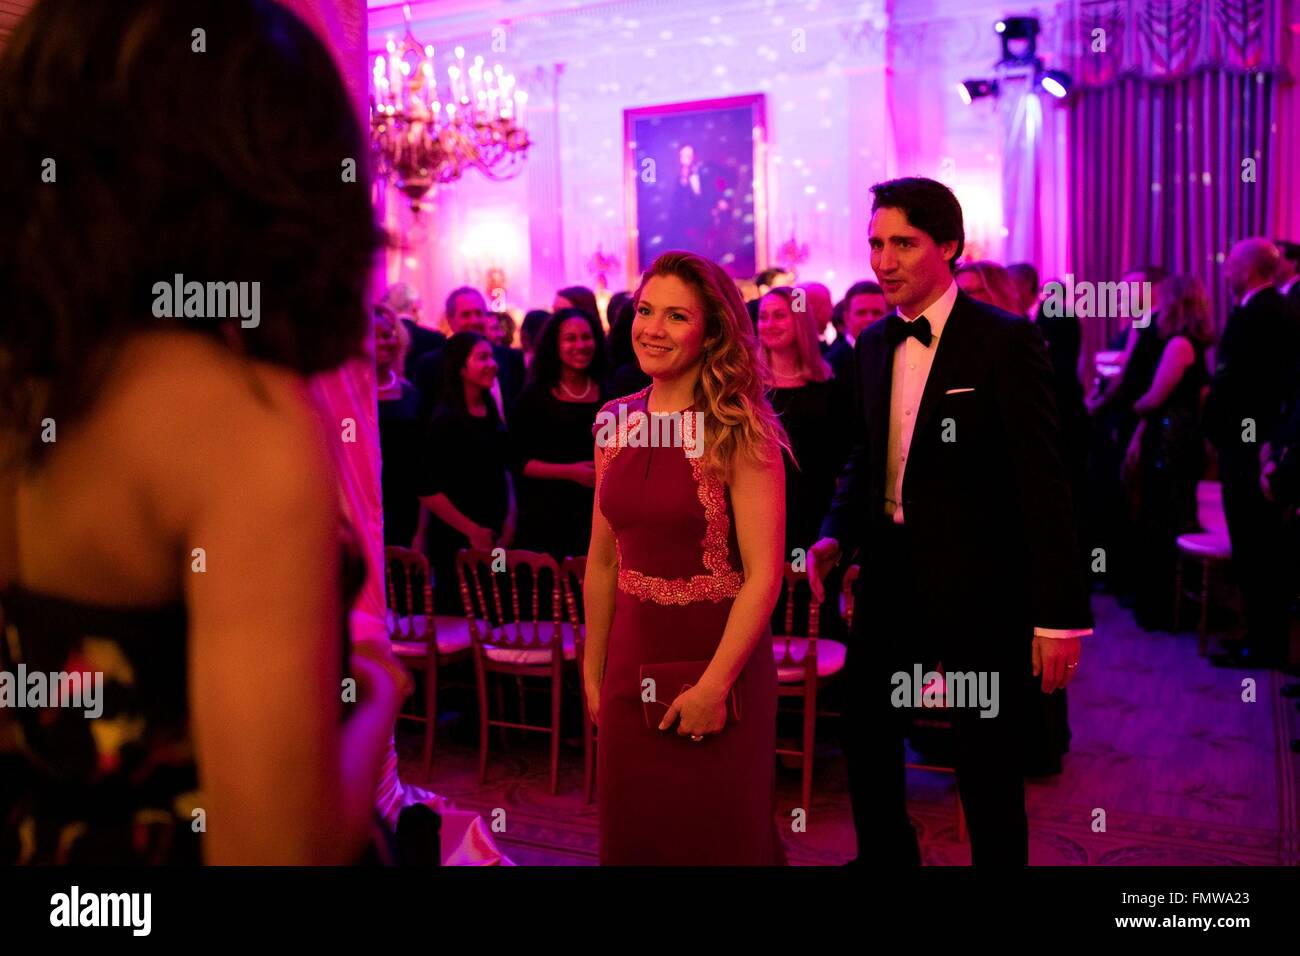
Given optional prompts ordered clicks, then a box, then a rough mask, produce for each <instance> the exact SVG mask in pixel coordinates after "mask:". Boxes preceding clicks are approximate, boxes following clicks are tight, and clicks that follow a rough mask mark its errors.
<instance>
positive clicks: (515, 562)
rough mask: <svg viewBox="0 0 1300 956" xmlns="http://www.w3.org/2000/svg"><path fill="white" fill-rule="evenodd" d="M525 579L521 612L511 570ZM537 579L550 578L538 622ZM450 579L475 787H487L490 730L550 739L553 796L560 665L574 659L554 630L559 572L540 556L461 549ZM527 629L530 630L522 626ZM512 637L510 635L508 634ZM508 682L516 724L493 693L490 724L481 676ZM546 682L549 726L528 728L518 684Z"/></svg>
mask: <svg viewBox="0 0 1300 956" xmlns="http://www.w3.org/2000/svg"><path fill="white" fill-rule="evenodd" d="M521 568H528V569H529V570H530V572H531V574H530V577H531V583H532V588H531V590H532V600H531V602H530V604H529V606H528V607H521V606H520V600H519V570H520V569H521ZM543 572H545V574H549V575H550V579H551V584H550V589H549V591H548V593H549V594H550V596H551V617H552V619H551V620H550V621H547V622H543V621H542V620H541V619H540V614H539V607H540V601H541V593H542V587H543V582H544V580H545V578H544V575H543ZM456 577H457V580H458V582H459V584H460V595H461V601H462V602H463V603H464V605H465V620H466V622H467V624H468V626H469V632H470V648H471V651H472V656H473V659H474V673H475V677H476V680H477V683H478V704H479V783H486V782H487V759H488V734H489V731H490V729H491V728H492V727H500V728H503V729H504V728H512V729H515V730H525V731H534V732H536V733H547V734H550V735H551V793H553V794H554V793H556V792H558V790H559V774H560V693H561V688H562V686H563V684H562V676H563V668H564V662H565V661H566V660H570V661H571V660H574V659H575V657H576V650H575V647H574V638H573V631H572V629H571V628H568V627H562V626H561V614H562V613H563V612H562V609H561V596H560V569H559V566H558V565H557V564H556V563H555V559H554V558H552V557H551V556H550V555H548V554H538V553H537V552H534V551H518V550H511V551H506V550H503V549H500V548H497V549H494V550H492V551H483V550H475V549H468V548H467V549H464V550H462V551H460V552H459V553H458V554H457V555H456ZM484 580H487V581H490V582H491V587H490V590H491V593H492V603H491V604H489V603H488V602H487V600H486V598H485V597H484V588H483V582H484ZM503 582H504V584H505V587H506V589H507V590H508V593H509V602H510V603H509V607H510V610H511V612H512V614H511V616H512V617H513V619H514V620H513V623H510V622H508V621H507V620H506V604H504V603H503V600H502V596H501V591H502V584H503ZM526 625H531V627H526ZM512 631H513V633H512ZM489 674H502V675H513V676H514V677H515V678H516V681H517V683H518V686H519V721H518V722H514V721H508V720H506V719H505V712H504V706H503V705H504V703H505V699H504V697H503V695H502V694H501V692H500V685H498V688H497V691H498V692H497V709H498V710H499V711H501V715H500V717H498V718H493V717H492V714H491V710H490V707H489V704H488V675H489ZM528 678H540V679H545V680H549V682H550V692H551V698H550V699H551V721H550V724H549V725H544V724H543V725H539V724H529V723H527V722H526V719H525V713H524V684H523V682H524V680H526V679H528Z"/></svg>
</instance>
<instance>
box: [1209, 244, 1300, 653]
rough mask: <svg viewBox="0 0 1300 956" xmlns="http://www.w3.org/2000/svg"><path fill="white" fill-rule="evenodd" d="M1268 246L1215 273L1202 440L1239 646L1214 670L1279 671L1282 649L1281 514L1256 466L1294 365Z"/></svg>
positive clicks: (1288, 320) (1298, 333) (1295, 333)
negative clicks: (1214, 459)
mask: <svg viewBox="0 0 1300 956" xmlns="http://www.w3.org/2000/svg"><path fill="white" fill-rule="evenodd" d="M1280 258H1281V257H1280V255H1279V254H1278V250H1277V247H1276V246H1274V245H1273V243H1271V242H1269V241H1268V240H1267V239H1263V238H1259V237H1253V238H1250V239H1243V240H1241V241H1240V242H1238V243H1237V244H1236V245H1234V246H1233V247H1232V250H1231V251H1230V252H1229V253H1228V258H1227V261H1226V262H1225V263H1224V274H1225V276H1226V278H1227V280H1228V285H1229V288H1230V289H1231V290H1232V293H1233V295H1234V297H1236V299H1237V301H1238V305H1237V307H1236V308H1234V309H1233V310H1232V312H1231V313H1230V314H1229V315H1228V321H1227V324H1226V325H1225V326H1224V329H1223V337H1222V338H1221V339H1220V340H1219V347H1218V349H1217V351H1216V355H1215V372H1214V380H1213V382H1211V384H1210V397H1209V399H1208V401H1207V402H1206V407H1205V434H1206V436H1207V437H1208V438H1209V439H1210V441H1211V442H1213V444H1214V445H1215V447H1216V448H1217V449H1218V451H1219V477H1220V480H1221V481H1222V482H1223V512H1224V517H1226V518H1227V519H1228V536H1229V537H1230V538H1231V539H1232V565H1233V570H1234V573H1235V576H1236V579H1237V584H1238V587H1239V588H1240V589H1241V603H1242V611H1243V614H1244V617H1245V619H1246V636H1245V638H1244V639H1243V640H1242V641H1239V642H1237V644H1236V646H1235V648H1234V649H1233V650H1230V651H1227V652H1225V653H1223V654H1217V655H1214V656H1213V657H1212V658H1211V660H1212V661H1213V663H1214V664H1216V665H1218V666H1220V667H1274V668H1281V667H1285V666H1286V663H1287V652H1288V649H1289V648H1288V642H1289V633H1288V632H1289V626H1288V624H1287V606H1288V604H1289V602H1290V598H1291V597H1292V596H1293V595H1294V592H1292V593H1288V590H1289V585H1288V579H1287V574H1286V565H1287V560H1286V558H1287V542H1286V535H1285V528H1284V525H1283V518H1284V516H1283V514H1282V509H1281V508H1280V507H1279V506H1278V505H1277V504H1276V503H1275V502H1271V501H1269V500H1268V499H1267V498H1266V497H1265V496H1264V494H1263V492H1262V490H1261V488H1260V482H1259V475H1260V463H1261V458H1266V457H1267V456H1268V454H1269V447H1268V444H1269V442H1271V441H1272V440H1273V439H1274V438H1275V437H1276V435H1275V433H1276V432H1277V430H1278V426H1279V425H1280V424H1281V422H1282V413H1283V406H1284V405H1285V404H1286V402H1287V400H1288V399H1289V398H1290V397H1291V390H1292V389H1293V388H1294V385H1295V374H1296V368H1297V365H1298V364H1300V319H1298V318H1297V316H1296V312H1295V310H1293V309H1292V308H1291V306H1290V305H1289V304H1288V303H1287V301H1286V299H1284V298H1283V297H1282V293H1280V292H1278V290H1277V289H1276V288H1274V286H1273V278H1274V276H1275V274H1276V273H1277V268H1278V263H1279V260H1280Z"/></svg>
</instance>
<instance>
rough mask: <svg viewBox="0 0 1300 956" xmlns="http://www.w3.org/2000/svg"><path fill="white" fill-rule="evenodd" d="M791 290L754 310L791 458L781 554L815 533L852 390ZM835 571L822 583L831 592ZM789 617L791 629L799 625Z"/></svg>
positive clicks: (845, 440)
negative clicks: (823, 352)
mask: <svg viewBox="0 0 1300 956" xmlns="http://www.w3.org/2000/svg"><path fill="white" fill-rule="evenodd" d="M796 295H797V293H796V292H794V291H792V290H791V289H790V288H789V287H787V286H778V287H777V288H775V289H772V290H771V291H769V292H768V293H767V295H765V296H763V298H762V300H761V301H760V302H759V308H758V340H759V343H760V345H761V346H762V349H763V357H764V358H765V359H766V361H767V365H768V368H769V370H770V372H771V376H772V388H771V390H770V391H769V392H768V397H769V399H770V400H771V402H772V408H773V409H774V410H775V411H776V413H777V414H778V415H779V416H780V417H781V424H782V425H784V426H785V430H786V434H787V435H788V436H789V438H790V447H791V450H792V452H793V453H794V461H791V460H790V459H789V458H788V457H787V459H786V464H785V501H786V505H785V558H786V560H787V561H789V560H792V559H793V557H794V550H795V549H796V548H803V549H805V550H807V549H808V548H809V547H810V546H811V545H812V544H813V543H814V542H815V541H816V540H817V538H818V536H819V534H820V529H821V523H822V519H823V518H824V517H825V516H826V512H827V510H828V509H829V508H830V504H831V498H832V497H833V496H834V494H835V481H836V478H837V477H838V476H839V473H840V469H841V468H842V467H843V465H844V461H845V459H846V458H847V457H848V453H849V434H850V428H849V417H850V411H851V409H852V394H851V391H850V390H849V389H848V388H846V387H845V384H846V383H844V382H843V381H841V380H840V379H837V378H835V377H834V375H833V373H832V371H831V367H830V365H828V364H827V362H826V360H825V359H824V358H822V355H821V351H820V349H819V348H818V343H817V332H816V328H815V321H814V319H813V316H812V313H811V312H810V311H809V310H808V309H803V310H800V309H798V308H797V307H796V306H797V304H801V303H798V302H796V299H795V296H796ZM838 588H839V581H838V576H837V578H836V579H835V580H832V581H831V582H830V583H829V584H828V585H827V594H828V595H837V594H838V593H839V591H838ZM798 617H799V616H798V615H796V630H799V626H798V624H799V622H798ZM821 621H822V633H823V634H824V635H826V636H835V637H839V636H840V635H841V632H842V628H841V624H840V616H839V606H838V602H837V601H835V600H828V601H827V602H826V604H825V605H824V606H823V608H822V616H821Z"/></svg>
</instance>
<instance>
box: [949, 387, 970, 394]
mask: <svg viewBox="0 0 1300 956" xmlns="http://www.w3.org/2000/svg"><path fill="white" fill-rule="evenodd" d="M973 391H975V389H973V388H950V389H948V391H946V392H944V394H945V395H960V394H962V393H963V392H973Z"/></svg>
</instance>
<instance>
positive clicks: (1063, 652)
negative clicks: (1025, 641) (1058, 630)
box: [1033, 636, 1083, 694]
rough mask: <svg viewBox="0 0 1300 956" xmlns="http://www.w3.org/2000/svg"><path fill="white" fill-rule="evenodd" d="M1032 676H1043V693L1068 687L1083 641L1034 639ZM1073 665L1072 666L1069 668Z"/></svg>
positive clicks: (1076, 666)
mask: <svg viewBox="0 0 1300 956" xmlns="http://www.w3.org/2000/svg"><path fill="white" fill-rule="evenodd" d="M1033 653H1034V676H1035V677H1037V676H1038V675H1039V674H1042V675H1043V693H1044V694H1050V693H1052V692H1054V691H1057V690H1061V689H1063V688H1066V687H1069V686H1070V681H1072V680H1074V675H1075V673H1076V672H1077V671H1078V669H1079V658H1080V656H1081V655H1082V654H1083V641H1081V640H1080V639H1079V638H1077V637H1038V636H1035V637H1034V651H1033ZM1071 665H1073V666H1071Z"/></svg>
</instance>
